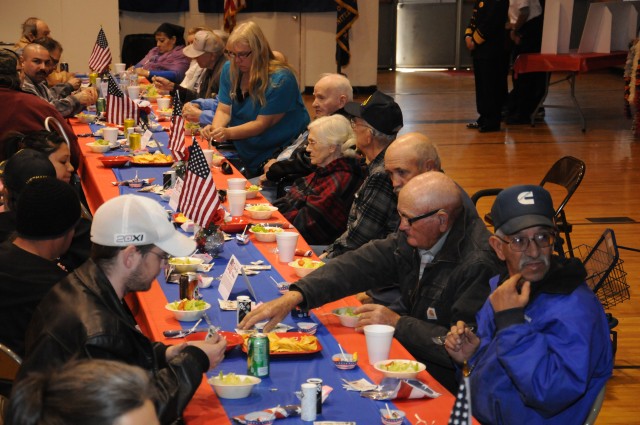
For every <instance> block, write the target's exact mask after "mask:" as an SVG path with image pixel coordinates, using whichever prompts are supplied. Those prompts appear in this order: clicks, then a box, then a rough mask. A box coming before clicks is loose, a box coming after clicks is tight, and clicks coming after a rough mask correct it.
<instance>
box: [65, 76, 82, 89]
mask: <svg viewBox="0 0 640 425" xmlns="http://www.w3.org/2000/svg"><path fill="white" fill-rule="evenodd" d="M67 83H68V84H71V87H73V89H74V90H78V89H79V88H80V86H81V85H82V80H81V79H79V78H76V77H74V76H73V75H72V76H71V77H69V79H68V80H67Z"/></svg>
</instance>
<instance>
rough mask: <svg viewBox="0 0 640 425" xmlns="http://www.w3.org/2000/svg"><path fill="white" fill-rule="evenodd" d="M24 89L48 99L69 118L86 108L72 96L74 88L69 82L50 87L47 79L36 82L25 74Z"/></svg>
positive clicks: (61, 113)
mask: <svg viewBox="0 0 640 425" xmlns="http://www.w3.org/2000/svg"><path fill="white" fill-rule="evenodd" d="M22 91H23V92H26V93H31V94H35V95H36V96H38V97H40V98H42V99H44V100H46V101H47V102H49V103H50V104H52V105H53V106H54V108H56V110H57V111H58V112H60V115H62V116H63V117H65V118H69V117H71V116H73V115H75V114H77V113H79V112H81V111H82V110H83V109H84V106H82V104H81V103H80V102H78V100H77V99H76V98H75V97H73V96H71V93H72V92H73V88H72V87H71V85H70V84H68V83H64V84H56V85H55V86H53V87H49V86H48V85H47V82H46V81H43V82H41V83H39V84H36V83H34V82H33V80H31V78H29V77H28V76H26V75H25V77H24V81H23V82H22Z"/></svg>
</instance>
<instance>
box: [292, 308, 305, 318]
mask: <svg viewBox="0 0 640 425" xmlns="http://www.w3.org/2000/svg"><path fill="white" fill-rule="evenodd" d="M291 317H295V318H297V319H306V318H308V317H309V312H308V311H305V310H303V309H301V308H300V307H296V308H294V309H293V310H291Z"/></svg>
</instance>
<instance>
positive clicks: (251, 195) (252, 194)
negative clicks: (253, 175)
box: [247, 189, 262, 199]
mask: <svg viewBox="0 0 640 425" xmlns="http://www.w3.org/2000/svg"><path fill="white" fill-rule="evenodd" d="M261 190H262V189H258V190H250V189H247V199H253V198H255V197H256V196H258V193H260V191H261Z"/></svg>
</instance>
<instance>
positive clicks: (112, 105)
mask: <svg viewBox="0 0 640 425" xmlns="http://www.w3.org/2000/svg"><path fill="white" fill-rule="evenodd" d="M108 80H109V88H108V90H107V121H108V122H112V123H114V124H118V125H120V124H122V123H123V122H124V120H125V118H133V120H134V121H135V122H136V123H137V122H138V117H139V113H138V105H136V103H135V102H134V101H133V100H131V99H129V97H128V96H126V95H125V94H124V93H122V90H120V87H118V84H117V83H116V81H115V80H114V79H113V76H112V75H111V73H109V77H108Z"/></svg>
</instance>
